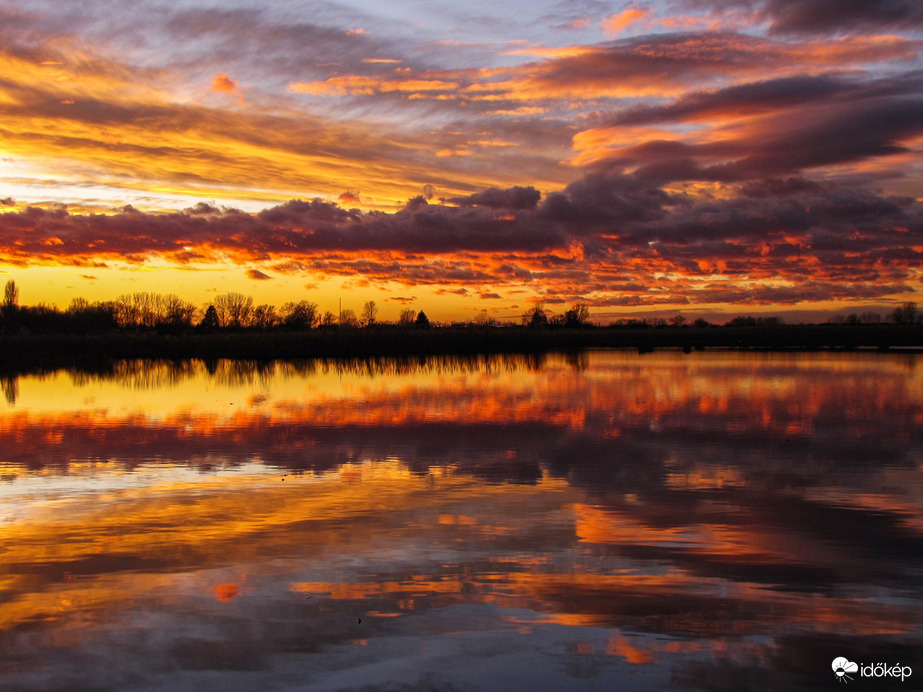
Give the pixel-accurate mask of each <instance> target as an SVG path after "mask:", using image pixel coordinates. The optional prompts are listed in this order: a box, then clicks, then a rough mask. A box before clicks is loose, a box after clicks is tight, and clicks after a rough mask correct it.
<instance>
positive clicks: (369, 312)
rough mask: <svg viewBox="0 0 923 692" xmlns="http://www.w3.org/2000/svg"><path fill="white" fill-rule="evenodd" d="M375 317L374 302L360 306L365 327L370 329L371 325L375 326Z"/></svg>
mask: <svg viewBox="0 0 923 692" xmlns="http://www.w3.org/2000/svg"><path fill="white" fill-rule="evenodd" d="M377 316H378V306H377V305H375V301H374V300H370V301H368V302H367V303H366V304H365V305H363V306H362V322H363V323H364V324H365V326H366V327H371V326H372V325H373V324H375V318H376V317H377Z"/></svg>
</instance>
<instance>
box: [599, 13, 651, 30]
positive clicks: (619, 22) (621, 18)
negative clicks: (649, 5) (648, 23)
mask: <svg viewBox="0 0 923 692" xmlns="http://www.w3.org/2000/svg"><path fill="white" fill-rule="evenodd" d="M649 16H650V12H648V11H647V10H641V9H637V8H631V9H627V10H625V11H624V12H620V13H619V14H613V15H610V16H608V17H606V18H605V19H603V20H602V21H601V22H600V26H601V27H602V30H603V31H604V32H605V33H607V34H609V35H610V36H617V35H618V34H620V33H622V32H623V31H624V30H625V29H626V28H628V27H629V26H630V25H632V24H635V23H636V22H639V21H641V20H642V19H645V18H647V17H649Z"/></svg>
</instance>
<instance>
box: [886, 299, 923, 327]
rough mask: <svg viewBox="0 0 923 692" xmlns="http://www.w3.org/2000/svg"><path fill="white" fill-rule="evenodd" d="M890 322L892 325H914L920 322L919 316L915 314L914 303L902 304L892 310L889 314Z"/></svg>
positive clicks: (915, 305)
mask: <svg viewBox="0 0 923 692" xmlns="http://www.w3.org/2000/svg"><path fill="white" fill-rule="evenodd" d="M891 321H892V322H894V324H916V323H917V322H919V321H920V315H919V313H918V312H917V304H916V303H912V302H911V303H904V304H903V305H902V306H900V307H899V308H894V312H892V313H891Z"/></svg>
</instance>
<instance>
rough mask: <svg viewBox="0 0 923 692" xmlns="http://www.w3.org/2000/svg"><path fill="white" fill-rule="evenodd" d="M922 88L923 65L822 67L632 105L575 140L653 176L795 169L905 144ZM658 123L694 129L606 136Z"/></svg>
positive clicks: (895, 150)
mask: <svg viewBox="0 0 923 692" xmlns="http://www.w3.org/2000/svg"><path fill="white" fill-rule="evenodd" d="M921 87H923V73H920V72H912V73H908V74H904V75H901V76H900V77H896V78H887V79H882V80H871V81H857V80H854V79H848V78H844V77H837V76H831V75H827V76H818V77H808V76H805V77H792V78H783V79H778V80H769V81H764V82H758V83H751V84H745V85H735V86H732V87H728V88H725V89H720V90H716V91H711V92H696V93H693V94H688V95H685V96H683V97H681V98H679V99H676V100H675V101H673V102H672V103H668V104H664V105H658V106H643V107H633V108H628V109H626V110H624V111H621V112H619V113H616V114H613V115H612V116H611V117H610V118H609V119H607V120H606V119H604V120H603V121H602V122H603V124H605V125H607V126H612V129H610V130H607V129H606V128H598V129H595V130H590V131H586V132H584V133H581V135H580V137H579V138H578V140H579V141H580V142H584V141H585V142H587V147H588V151H589V152H591V153H589V154H588V153H587V152H584V157H586V158H591V159H592V160H595V161H597V162H600V161H605V162H606V165H609V166H616V165H617V166H621V167H625V168H629V169H633V170H635V173H636V175H637V177H639V178H644V179H648V180H651V181H657V182H659V183H665V182H669V181H690V180H705V181H720V182H733V181H742V180H752V179H761V178H767V177H777V176H784V175H791V174H796V173H799V172H801V171H804V170H807V169H812V168H818V167H829V166H836V165H843V164H856V163H859V162H862V161H865V160H869V159H878V158H882V157H889V156H894V155H897V154H901V153H905V152H908V153H909V151H910V149H909V148H908V146H907V145H906V144H905V142H908V141H912V140H914V139H916V138H918V137H921V136H923V97H921V96H920V93H921V92H920V89H921ZM710 120H711V122H714V125H711V123H710ZM664 122H666V123H693V124H695V125H696V127H697V128H698V129H697V130H696V131H694V132H693V133H692V134H691V135H690V136H688V137H683V136H682V135H680V136H677V137H675V138H673V139H665V138H663V137H662V136H661V137H658V136H657V134H659V133H655V134H654V138H650V139H646V140H644V141H637V142H631V143H629V142H618V141H612V138H614V137H616V136H619V135H620V134H621V132H620V130H619V127H620V126H625V125H650V124H654V123H664ZM712 128H713V129H712ZM719 132H720V136H719V135H718V133H719ZM639 133H640V135H641V136H644V134H645V131H644V130H639ZM578 140H575V141H578ZM626 145H627V146H626Z"/></svg>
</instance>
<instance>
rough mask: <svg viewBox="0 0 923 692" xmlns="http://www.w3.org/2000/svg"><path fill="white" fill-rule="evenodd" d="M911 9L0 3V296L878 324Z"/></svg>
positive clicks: (552, 0) (895, 248) (919, 245)
mask: <svg viewBox="0 0 923 692" xmlns="http://www.w3.org/2000/svg"><path fill="white" fill-rule="evenodd" d="M921 51H923V3H920V2H919V1H918V0H675V1H664V2H661V1H651V2H638V3H623V2H613V3H608V2H598V1H596V0H560V1H558V0H532V1H531V2H528V3H526V2H522V1H521V0H493V1H492V2H483V1H481V0H475V1H472V2H466V3H456V2H446V1H445V0H436V1H427V2H422V1H420V0H416V1H413V0H402V1H401V2H389V3H380V2H370V1H368V0H340V1H338V2H310V3H308V2H303V1H297V2H296V0H262V1H261V2H255V1H254V0H224V1H223V2H221V3H217V2H209V1H208V0H185V1H184V0H177V1H176V2H168V3H164V2H161V1H159V0H156V1H155V0H134V1H133V2H130V3H125V2H121V1H119V2H116V1H115V0H71V1H69V2H66V3H62V2H60V1H55V0H7V1H3V0H0V283H5V282H6V280H7V279H9V278H13V279H14V280H15V281H16V283H17V285H18V286H19V287H20V298H21V302H22V303H23V304H36V303H39V302H43V301H44V302H49V303H55V304H57V305H59V306H61V307H66V306H67V305H68V304H69V303H70V301H71V300H72V299H73V298H75V297H77V296H82V297H85V298H88V299H90V300H109V299H114V298H115V297H117V296H119V295H121V294H124V293H132V292H136V291H156V292H160V293H177V294H179V295H180V296H181V297H183V298H186V299H188V300H191V301H193V302H195V303H196V304H197V305H202V304H206V303H207V302H208V301H209V299H210V297H211V296H214V295H215V293H224V292H226V291H238V292H241V293H245V294H248V295H251V296H253V297H254V300H255V301H256V302H257V303H274V304H276V305H280V304H282V303H283V302H286V301H289V300H302V299H307V300H311V301H313V302H316V303H318V305H319V307H320V309H321V310H322V311H323V310H332V311H336V310H337V308H338V305H339V301H340V300H342V304H343V307H344V308H351V309H353V310H355V311H357V312H358V311H359V310H360V309H361V307H362V304H363V303H364V302H365V301H367V300H374V301H376V303H378V305H379V306H380V308H381V312H380V315H379V317H380V318H381V319H385V320H389V319H395V318H396V317H397V315H398V312H399V311H400V310H402V309H406V308H408V307H410V308H414V309H417V310H419V309H423V310H425V311H426V312H427V314H428V315H429V316H430V318H431V319H436V320H454V319H473V318H474V317H475V316H476V315H477V314H478V313H479V312H481V311H483V310H488V311H489V314H490V315H491V316H494V317H498V318H501V319H515V318H517V317H518V316H519V315H520V314H521V313H522V312H523V311H524V310H525V309H526V308H527V307H529V306H530V305H532V304H533V303H534V302H536V301H543V302H544V304H545V306H546V307H547V308H548V309H549V310H551V311H552V312H555V313H560V312H563V311H564V310H565V309H567V307H569V306H570V305H572V304H574V303H577V302H580V303H586V304H588V305H589V306H590V313H591V317H592V318H593V319H595V320H598V321H601V322H605V321H608V320H610V319H614V318H616V317H623V316H630V315H632V314H645V315H668V314H676V313H680V312H681V313H682V314H684V315H686V316H688V317H690V318H694V317H696V316H699V315H703V316H706V317H708V318H711V319H714V318H715V317H718V316H721V315H726V316H734V315H737V314H756V313H773V314H784V315H789V314H801V315H807V316H814V315H821V314H834V313H840V314H845V313H847V312H852V311H857V312H861V311H864V310H877V311H880V312H885V311H889V310H890V309H892V308H893V307H894V306H895V305H897V304H899V303H901V302H904V301H907V300H918V298H917V295H918V293H919V291H920V289H921V287H923V274H921V267H923V205H921V198H923V156H921V152H923V60H921Z"/></svg>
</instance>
